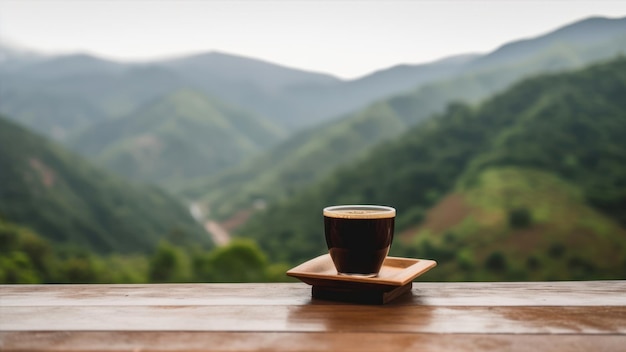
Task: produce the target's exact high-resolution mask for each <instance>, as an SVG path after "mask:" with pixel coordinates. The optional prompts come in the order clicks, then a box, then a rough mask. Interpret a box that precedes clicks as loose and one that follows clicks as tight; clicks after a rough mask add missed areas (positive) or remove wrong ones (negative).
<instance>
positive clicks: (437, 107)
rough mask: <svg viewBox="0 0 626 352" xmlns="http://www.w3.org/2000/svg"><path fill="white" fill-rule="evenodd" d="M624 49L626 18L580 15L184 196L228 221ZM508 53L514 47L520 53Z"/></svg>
mask: <svg viewBox="0 0 626 352" xmlns="http://www.w3.org/2000/svg"><path fill="white" fill-rule="evenodd" d="M579 27H581V28H583V29H585V30H586V31H591V29H592V28H594V27H598V30H597V31H592V32H593V33H595V35H588V36H587V37H586V38H587V39H586V40H584V41H577V40H576V39H575V38H576V36H575V35H573V34H571V33H580V31H581V29H580V28H579ZM588 37H593V38H595V40H590V39H589V38H588ZM624 50H626V19H617V20H607V19H593V20H587V21H581V22H579V23H576V24H572V25H570V26H567V27H565V28H563V29H560V30H558V31H555V32H553V33H548V34H546V35H544V36H541V37H538V38H534V39H529V40H525V41H522V42H515V43H512V44H509V45H507V46H505V47H503V48H501V49H499V50H496V51H494V52H493V53H491V54H489V55H485V56H483V57H480V58H478V59H476V60H480V64H478V63H477V64H476V65H472V64H471V63H470V64H468V65H469V66H470V69H467V70H466V71H465V72H464V73H463V74H461V75H458V76H456V78H454V79H450V80H446V81H439V82H437V83H431V84H426V85H424V86H422V87H420V88H418V89H417V90H415V91H413V92H410V93H407V94H403V95H398V96H394V97H391V98H389V99H387V100H382V101H379V102H377V103H374V104H372V105H370V106H369V107H368V108H367V109H364V110H361V111H359V112H356V113H353V114H350V115H347V116H344V117H343V118H341V119H339V120H337V121H330V122H327V123H325V124H323V125H321V126H318V127H316V128H313V129H309V130H306V131H304V132H301V133H298V134H296V135H294V136H292V137H290V138H289V139H288V140H286V141H285V142H283V143H281V144H280V145H277V146H276V147H275V148H273V149H271V150H269V151H268V152H267V153H266V155H263V156H261V157H259V158H257V159H256V160H251V161H249V162H247V163H244V164H242V165H240V166H237V167H236V168H234V169H231V170H228V171H227V172H225V173H224V174H222V175H218V176H214V177H211V178H208V179H205V180H197V181H195V182H193V183H191V184H190V186H189V187H187V188H186V189H185V190H184V191H183V194H185V195H186V196H189V197H203V198H204V200H205V201H206V202H208V203H209V204H210V205H211V208H212V209H213V212H214V214H215V216H217V217H218V218H221V219H225V218H228V217H230V216H233V215H234V214H236V213H237V212H240V211H241V210H242V209H248V208H250V207H251V206H252V204H254V203H255V202H257V201H258V200H259V199H262V200H265V201H266V202H269V203H272V202H275V201H277V200H280V199H283V198H287V197H289V196H290V195H291V194H293V192H294V191H295V190H297V189H299V188H301V187H304V186H306V185H309V184H311V183H314V182H316V181H317V180H320V179H322V178H324V177H325V176H328V175H329V174H330V173H331V172H332V171H333V170H334V169H335V168H336V167H338V166H340V165H342V164H344V163H346V162H350V161H352V160H355V159H358V158H362V157H364V156H365V155H367V153H368V152H369V151H370V149H371V148H372V147H374V146H375V145H377V144H378V143H380V142H383V141H385V140H390V139H393V138H395V137H397V136H398V135H400V134H401V133H403V132H404V131H406V130H407V129H409V128H410V127H411V126H413V125H415V124H417V123H419V122H420V121H423V120H424V119H427V118H428V117H430V116H431V115H432V114H433V113H438V112H442V111H443V110H444V109H445V107H446V105H447V104H449V103H450V102H451V101H464V102H470V103H475V102H478V101H480V100H482V99H485V98H487V97H488V96H489V95H491V94H494V93H496V92H498V91H500V90H502V89H505V88H506V87H507V86H508V85H510V84H512V83H513V82H515V81H517V80H519V79H521V78H523V77H526V76H528V75H535V74H539V73H541V72H544V73H545V72H551V71H560V70H563V69H567V68H569V69H571V68H577V67H582V66H583V65H584V64H586V63H590V62H592V61H595V60H597V59H601V58H610V57H614V56H615V55H617V54H618V53H620V52H623V51H624ZM511 52H514V53H517V54H518V55H517V58H518V59H515V57H516V56H515V55H512V54H510V53H511ZM522 52H523V54H524V55H522V54H521V53H522Z"/></svg>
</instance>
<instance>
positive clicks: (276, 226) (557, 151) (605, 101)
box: [240, 58, 626, 279]
mask: <svg viewBox="0 0 626 352" xmlns="http://www.w3.org/2000/svg"><path fill="white" fill-rule="evenodd" d="M625 96H626V59H624V58H619V59H616V60H614V61H611V62H607V63H602V64H597V65H594V66H592V67H589V68H587V69H584V70H580V71H576V72H571V73H563V74H551V75H545V76H539V77H536V78H533V79H528V80H525V81H522V82H521V83H518V84H516V85H514V86H513V87H512V88H510V89H509V90H507V91H506V92H504V93H501V94H498V95H497V96H495V97H493V98H491V99H489V100H488V101H486V102H484V103H483V104H481V105H479V106H478V107H471V106H467V105H463V104H458V103H457V104H452V105H450V106H449V107H448V109H447V111H446V112H445V113H444V114H441V115H438V116H435V117H434V118H432V119H430V120H428V121H426V122H424V123H422V124H420V125H418V126H416V127H415V128H413V129H411V130H410V131H408V132H406V133H405V134H404V135H403V136H402V137H401V138H398V139H396V140H394V141H391V142H388V143H385V144H383V145H381V146H379V147H378V148H376V149H375V150H374V151H373V152H372V153H371V154H370V155H369V156H368V157H367V158H364V159H362V160H360V161H358V162H356V163H355V164H353V165H350V166H346V167H344V168H342V169H340V170H338V171H337V172H335V173H334V174H333V175H332V176H331V177H328V178H326V179H324V180H323V181H321V182H319V183H317V184H315V185H314V186H312V187H309V188H308V189H306V190H304V191H302V192H299V193H297V194H296V195H295V196H294V197H293V199H292V200H289V201H283V202H279V203H278V204H275V205H273V206H270V207H269V208H268V209H267V210H266V211H263V212H261V213H259V214H258V216H256V217H254V218H253V219H252V220H251V221H250V222H249V223H248V224H246V225H245V226H244V228H242V229H241V231H240V234H241V235H243V236H247V237H252V238H255V239H257V240H258V241H259V243H260V245H261V247H262V248H263V249H264V250H266V251H267V252H268V254H269V255H270V256H271V257H272V258H275V259H276V260H286V261H289V262H292V263H295V262H299V261H302V260H306V259H307V258H310V257H312V256H314V255H317V254H320V253H323V252H324V251H325V247H324V243H323V236H322V233H321V231H322V227H321V221H320V215H319V214H320V211H321V210H320V209H321V208H322V207H323V206H325V205H329V204H342V203H377V204H388V205H392V206H394V207H396V208H397V209H398V214H399V215H398V218H397V230H398V232H397V233H402V235H399V239H398V241H397V242H396V243H394V251H395V253H399V254H403V253H404V254H406V253H410V254H413V255H418V256H431V257H433V258H434V259H437V260H439V261H440V264H442V266H444V267H446V266H448V265H452V267H453V268H454V269H458V268H460V267H461V266H462V265H464V264H462V263H463V260H461V259H462V257H463V256H466V258H465V259H467V260H466V261H470V262H472V261H475V263H473V264H472V266H471V268H473V269H484V270H482V271H481V270H479V271H476V272H475V273H476V275H478V276H465V277H466V278H467V277H469V278H477V279H483V278H488V279H515V278H519V275H518V276H516V274H515V273H517V272H518V271H519V270H517V269H519V268H518V267H517V266H516V265H517V264H518V263H517V261H520V260H521V258H522V257H530V255H531V254H532V253H535V251H537V252H541V253H546V251H548V252H550V253H551V251H552V252H561V253H563V252H567V253H568V255H563V256H561V255H560V254H554V255H553V256H552V257H551V258H552V259H555V258H556V259H559V260H565V261H571V265H572V266H573V267H576V268H577V267H578V266H582V267H584V270H585V275H584V277H586V278H593V277H624V276H626V263H625V259H624V258H626V244H625V243H624V226H626V222H624V216H625V215H626V214H625V213H624V211H625V209H626V207H625V206H624V199H626V140H625V139H624V138H623V136H625V135H626V101H625V100H624V97H625ZM513 166H514V167H513ZM511 167H513V168H511ZM534 170H538V171H534ZM536 172H540V173H541V175H547V177H548V180H554V181H553V182H552V183H553V185H562V187H560V188H557V186H554V187H553V186H550V187H546V188H545V189H544V192H541V193H537V191H534V192H526V193H525V192H523V191H521V190H522V188H518V187H517V186H515V185H516V184H517V183H518V184H521V185H528V184H530V185H531V186H525V187H526V188H524V189H526V190H528V191H530V190H533V186H532V185H534V184H536V183H538V182H540V180H541V179H542V178H541V177H537V176H536ZM494 173H495V174H494ZM502 175H506V176H502ZM494 179H495V180H501V179H504V180H505V181H506V180H510V182H511V184H509V185H507V187H504V188H502V189H498V188H497V187H500V186H499V184H498V182H493V181H492V180H494ZM515 180H519V182H517V183H516V182H515ZM546 182H547V181H546ZM552 188H554V196H553V197H551V196H550V193H549V192H547V191H546V190H549V189H552ZM507 189H510V190H507ZM539 189H540V188H539ZM498 192H503V193H498ZM455 193H460V194H467V195H468V196H467V197H469V198H470V201H469V202H470V205H469V207H470V208H471V209H470V211H467V212H465V213H464V216H462V217H461V218H460V219H459V220H458V223H457V224H454V223H449V224H448V225H446V226H443V228H440V229H439V230H437V231H433V230H429V231H430V232H431V233H430V234H428V232H424V231H421V232H420V230H419V229H416V226H417V225H418V224H420V223H421V222H423V221H424V220H425V219H426V218H427V215H428V214H429V213H428V209H429V208H431V207H433V206H436V205H437V204H438V203H439V202H442V201H444V200H445V199H446V196H450V195H454V194H455ZM492 193H495V194H497V195H499V198H497V199H498V200H497V201H493V204H487V205H484V204H482V203H481V204H482V205H481V204H479V205H475V206H472V204H471V200H474V199H479V200H480V199H482V198H484V199H489V198H488V195H489V194H492ZM570 193H576V194H579V195H580V196H579V197H575V196H572V197H565V196H562V195H563V194H565V195H567V194H570ZM530 195H533V197H531V198H528V199H530V201H528V199H527V198H526V197H528V196H530ZM539 195H543V197H540V196H539ZM463 197H464V196H463ZM533 200H535V201H536V202H537V203H533ZM478 202H479V203H480V201H478ZM543 202H548V203H550V204H552V205H551V206H550V207H547V206H544V205H543V204H544V203H543ZM461 203H462V204H463V203H465V201H464V200H463V201H462V202H461ZM482 206H484V207H486V208H488V209H490V208H496V211H495V214H496V215H494V216H493V217H491V218H489V217H487V218H488V219H487V220H485V221H486V222H485V223H481V222H480V221H477V220H476V215H474V216H472V214H473V212H479V213H480V209H473V208H480V207H482ZM590 207H593V209H592V208H590ZM544 208H545V209H548V210H545V209H544ZM541 209H544V210H541ZM555 209H557V210H558V209H561V210H562V211H561V210H559V212H557V210H555ZM594 209H595V210H594ZM551 212H554V213H555V214H561V215H562V216H563V217H565V220H563V219H561V218H560V217H559V216H556V217H552V216H547V215H546V213H551ZM498 214H499V215H498ZM503 214H504V215H503ZM580 214H586V215H585V216H583V217H582V218H581V215H580ZM504 219H506V220H504ZM620 223H621V226H620ZM458 224H462V226H465V228H463V229H462V230H458V229H455V228H454V226H455V225H458ZM566 225H567V226H566ZM526 226H536V227H533V231H538V234H537V235H535V236H539V237H541V238H543V241H541V242H535V245H534V246H532V248H530V249H529V248H526V247H527V245H524V243H526V241H525V240H524V239H523V238H522V239H518V240H519V243H511V241H512V240H510V238H511V236H513V235H514V234H515V233H517V232H519V231H517V230H518V229H522V228H524V227H526ZM440 227H441V226H440ZM411 229H413V230H414V231H412V232H411ZM446 230H450V231H451V232H450V233H446ZM487 230H488V231H490V232H489V233H492V234H493V236H492V235H490V234H489V233H488V232H486V231H487ZM405 231H407V232H408V233H404V232H405ZM454 231H457V232H458V233H455V232H454ZM442 232H443V233H442ZM461 235H462V240H459V236H461ZM483 236H484V238H485V240H484V241H483V240H481V238H483ZM576 236H581V237H582V238H583V239H584V240H576V238H577V237H576ZM414 238H419V240H418V241H417V243H416V241H415V240H414ZM552 240H553V242H554V243H552V244H550V243H551V242H552ZM420 241H422V242H420ZM424 241H426V242H424ZM444 241H446V242H444ZM507 241H508V242H507ZM528 241H529V242H528V243H532V242H531V241H530V240H528ZM469 243H475V244H480V245H481V248H482V249H481V253H478V254H477V253H473V254H471V255H470V254H467V253H466V254H462V255H461V254H459V253H462V251H463V249H464V248H466V247H465V245H467V244H469ZM435 244H436V245H435ZM590 246H593V247H594V248H604V249H607V250H608V249H610V250H608V252H602V251H600V250H599V249H598V251H597V252H595V251H589V248H590ZM551 247H554V248H552V249H550V248H551ZM561 247H563V248H561ZM531 249H532V251H531ZM515 251H517V253H518V254H517V257H516V259H515V261H516V264H515V266H511V267H509V266H505V264H503V263H504V262H505V261H506V260H509V259H508V258H509V255H510V254H511V253H512V252H515ZM586 251H587V252H586ZM484 252H488V253H487V254H485V253H484ZM489 253H490V254H489ZM582 253H587V254H582ZM589 253H591V254H589ZM606 253H613V254H611V255H607V254H606ZM457 255H459V256H461V258H457ZM605 255H607V256H608V257H610V258H612V260H611V261H610V262H607V261H606V260H604V259H602V257H603V256H605ZM470 257H473V258H474V259H468V258H470ZM483 259H484V260H485V261H486V262H488V263H489V264H485V265H486V266H482V265H477V264H479V263H480V262H481V261H482V260H483ZM556 259H555V260H556ZM529 260H530V259H529ZM535 261H536V263H535ZM533 262H534V264H528V265H531V266H534V267H538V266H540V265H541V263H544V258H543V257H538V256H535V260H533ZM449 263H452V264H449ZM590 263H591V264H590ZM550 266H551V267H558V266H555V265H554V263H550ZM489 268H499V269H498V270H492V271H489V270H490V269H489ZM508 269H511V270H508ZM450 270H451V271H445V272H446V273H450V272H452V271H453V270H452V269H450ZM572 270H573V269H572ZM439 272H441V273H443V272H444V270H439ZM485 272H489V273H492V274H493V275H482V274H481V273H485ZM433 275H436V274H433ZM532 277H533V278H535V279H563V278H575V277H579V276H577V275H574V274H573V273H572V271H568V270H564V271H561V272H560V274H559V273H558V272H553V271H552V270H551V271H549V272H547V271H546V272H540V273H538V274H536V275H533V276H532ZM442 278H446V279H452V278H453V276H450V277H443V276H442ZM454 278H457V277H454Z"/></svg>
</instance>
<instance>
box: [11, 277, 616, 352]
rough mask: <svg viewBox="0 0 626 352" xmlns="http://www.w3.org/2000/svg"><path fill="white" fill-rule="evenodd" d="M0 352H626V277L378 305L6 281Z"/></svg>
mask: <svg viewBox="0 0 626 352" xmlns="http://www.w3.org/2000/svg"><path fill="white" fill-rule="evenodd" d="M0 350H2V351H21V350H24V351H26V350H28V351H34V350H41V351H54V350H64V351H79V350H80V351H82V350H94V351H96V350H97V351H123V350H125V351H144V350H154V351H174V350H215V351H259V350H268V351H317V350H359V351H401V350H426V351H428V350H432V351H445V350H453V351H467V350H494V351H502V350H520V351H534V350H554V351H565V350H578V351H626V281H595V282H594V281H591V282H545V283H420V282H415V283H414V287H413V289H412V291H411V292H410V293H409V294H406V295H404V296H402V297H400V298H398V299H397V300H395V301H393V302H391V303H389V304H387V305H379V306H372V305H357V304H349V303H338V302H329V301H321V300H314V299H311V288H310V286H307V285H305V284H303V283H289V284H179V285H49V286H38V285H37V286H35V285H15V286H12V285H9V286H0Z"/></svg>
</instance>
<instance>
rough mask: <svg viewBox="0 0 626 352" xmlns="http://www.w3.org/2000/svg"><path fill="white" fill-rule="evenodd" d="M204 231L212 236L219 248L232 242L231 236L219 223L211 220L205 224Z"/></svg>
mask: <svg viewBox="0 0 626 352" xmlns="http://www.w3.org/2000/svg"><path fill="white" fill-rule="evenodd" d="M204 229H205V230H206V231H207V232H208V233H209V234H210V235H211V237H212V238H213V242H215V245H217V246H225V245H227V244H228V243H229V242H230V234H229V233H228V231H226V229H224V227H222V225H220V224H219V223H217V222H215V221H212V220H209V221H207V222H205V223H204Z"/></svg>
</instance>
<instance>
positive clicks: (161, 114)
mask: <svg viewBox="0 0 626 352" xmlns="http://www.w3.org/2000/svg"><path fill="white" fill-rule="evenodd" d="M284 135H285V132H284V131H283V130H282V129H280V128H278V127H276V126H274V125H272V124H271V123H269V122H267V121H266V120H264V119H262V118H260V117H258V116H255V115H252V114H250V113H248V112H245V111H243V110H241V109H238V108H235V107H232V106H230V105H227V104H224V103H222V102H219V101H217V100H215V99H211V98H209V97H207V96H205V95H204V94H202V93H200V92H197V91H192V90H181V91H178V92H175V93H172V94H169V95H167V96H165V97H164V98H162V99H158V100H156V101H154V102H153V103H151V104H148V105H146V106H144V107H143V108H141V109H139V110H138V111H136V112H135V113H134V114H132V115H130V116H128V117H125V118H120V119H115V120H110V121H105V122H103V123H100V124H96V125H94V126H93V127H91V128H89V129H88V130H86V131H85V132H83V133H81V134H79V135H78V136H77V137H76V138H74V139H72V140H71V141H70V142H69V143H70V144H71V146H72V148H73V149H74V150H76V151H80V152H81V153H82V154H83V155H85V156H88V157H91V158H94V159H95V160H96V161H97V162H98V163H99V164H100V165H102V166H104V167H106V168H107V169H109V170H111V171H114V172H116V173H118V174H120V175H123V176H126V177H129V178H132V179H135V180H142V181H149V182H154V183H157V184H160V185H162V186H165V187H168V186H169V187H173V186H174V185H176V184H184V182H185V181H186V180H189V179H192V178H196V177H200V176H206V175H210V174H213V173H215V172H217V171H219V170H222V169H224V168H226V167H228V166H232V165H234V164H236V163H237V162H239V161H241V160H242V159H244V158H246V157H248V156H250V155H253V154H255V153H257V152H258V151H260V150H262V149H265V148H267V147H268V146H270V145H272V144H275V143H277V141H279V140H280V139H282V138H283V136H284Z"/></svg>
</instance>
